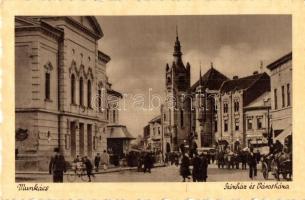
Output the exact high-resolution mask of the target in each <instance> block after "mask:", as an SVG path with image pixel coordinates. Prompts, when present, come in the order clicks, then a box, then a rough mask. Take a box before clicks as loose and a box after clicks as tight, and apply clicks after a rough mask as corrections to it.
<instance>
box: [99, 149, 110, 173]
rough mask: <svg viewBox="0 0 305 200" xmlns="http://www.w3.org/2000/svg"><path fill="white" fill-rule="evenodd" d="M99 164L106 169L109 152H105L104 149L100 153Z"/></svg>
mask: <svg viewBox="0 0 305 200" xmlns="http://www.w3.org/2000/svg"><path fill="white" fill-rule="evenodd" d="M101 165H102V166H103V169H104V170H106V169H108V165H109V154H108V153H107V151H106V150H104V151H103V153H102V155H101Z"/></svg>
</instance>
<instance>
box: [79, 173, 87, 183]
mask: <svg viewBox="0 0 305 200" xmlns="http://www.w3.org/2000/svg"><path fill="white" fill-rule="evenodd" d="M80 178H81V179H82V181H84V182H88V181H89V178H88V176H87V173H86V172H82V173H81V175H80Z"/></svg>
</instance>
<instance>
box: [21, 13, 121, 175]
mask: <svg viewBox="0 0 305 200" xmlns="http://www.w3.org/2000/svg"><path fill="white" fill-rule="evenodd" d="M102 37H103V32H102V29H101V27H100V25H99V23H98V21H97V19H96V18H95V17H90V16H87V17H82V16H74V17H61V16H58V17H16V18H15V77H16V79H15V85H16V91H15V94H16V96H15V102H16V111H15V113H16V122H15V125H16V155H17V157H16V168H17V169H23V168H32V169H34V168H35V169H46V168H47V166H48V159H47V158H49V156H50V155H51V154H52V152H53V149H54V148H55V147H59V148H60V150H61V152H62V153H63V154H64V156H65V157H66V159H67V160H71V159H73V158H74V157H75V156H76V155H80V156H84V155H87V156H89V157H92V156H94V155H95V154H96V153H97V152H102V151H103V150H106V149H107V124H108V122H109V115H110V114H109V112H115V111H113V110H112V109H111V108H109V106H108V102H107V95H109V94H112V95H114V96H118V94H117V93H116V92H115V91H113V90H112V89H111V84H109V83H108V77H107V74H106V64H107V63H108V62H109V61H110V57H109V56H108V55H106V54H105V53H103V52H102V51H100V50H99V49H98V41H99V40H100V39H101V38H102ZM112 116H113V117H114V118H116V113H114V114H113V115H112ZM114 120H115V119H114Z"/></svg>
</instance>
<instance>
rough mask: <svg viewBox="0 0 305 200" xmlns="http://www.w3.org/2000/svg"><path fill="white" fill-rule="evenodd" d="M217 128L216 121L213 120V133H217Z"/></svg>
mask: <svg viewBox="0 0 305 200" xmlns="http://www.w3.org/2000/svg"><path fill="white" fill-rule="evenodd" d="M217 126H218V124H217V120H215V122H214V131H215V132H217V128H218V127H217Z"/></svg>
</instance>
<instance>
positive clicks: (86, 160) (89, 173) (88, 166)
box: [84, 156, 94, 182]
mask: <svg viewBox="0 0 305 200" xmlns="http://www.w3.org/2000/svg"><path fill="white" fill-rule="evenodd" d="M84 164H85V166H86V172H87V176H88V178H89V182H91V176H93V177H94V175H93V174H92V169H93V166H92V163H91V161H90V160H89V158H88V157H87V156H85V157H84Z"/></svg>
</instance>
